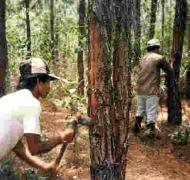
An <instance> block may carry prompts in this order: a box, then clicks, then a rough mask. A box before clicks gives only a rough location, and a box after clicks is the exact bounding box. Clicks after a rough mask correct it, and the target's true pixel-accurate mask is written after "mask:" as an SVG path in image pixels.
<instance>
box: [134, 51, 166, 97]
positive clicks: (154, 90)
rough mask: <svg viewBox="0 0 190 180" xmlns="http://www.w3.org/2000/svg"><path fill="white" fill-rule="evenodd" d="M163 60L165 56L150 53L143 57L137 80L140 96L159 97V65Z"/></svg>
mask: <svg viewBox="0 0 190 180" xmlns="http://www.w3.org/2000/svg"><path fill="white" fill-rule="evenodd" d="M162 59H163V56H161V55H159V54H157V53H154V52H148V53H147V54H145V55H144V56H143V57H142V59H141V61H140V64H139V71H138V79H137V94H138V95H158V93H159V82H160V68H159V67H158V64H159V62H160V61H161V60H162Z"/></svg>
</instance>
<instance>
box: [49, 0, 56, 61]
mask: <svg viewBox="0 0 190 180" xmlns="http://www.w3.org/2000/svg"><path fill="white" fill-rule="evenodd" d="M54 21H55V17H54V0H50V38H51V42H50V51H51V58H52V60H54V59H55V28H54Z"/></svg>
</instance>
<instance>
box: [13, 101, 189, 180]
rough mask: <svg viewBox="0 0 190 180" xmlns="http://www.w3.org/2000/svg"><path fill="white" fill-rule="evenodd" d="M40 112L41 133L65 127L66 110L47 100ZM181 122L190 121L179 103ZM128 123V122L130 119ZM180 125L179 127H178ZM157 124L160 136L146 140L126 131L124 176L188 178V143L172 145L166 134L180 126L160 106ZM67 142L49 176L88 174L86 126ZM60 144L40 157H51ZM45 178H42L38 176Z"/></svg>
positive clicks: (84, 178)
mask: <svg viewBox="0 0 190 180" xmlns="http://www.w3.org/2000/svg"><path fill="white" fill-rule="evenodd" d="M42 104H43V109H42V110H43V112H42V116H41V126H42V130H43V131H42V133H43V135H44V137H46V136H51V135H53V134H54V133H56V132H57V131H59V130H63V129H64V127H65V118H66V117H67V116H68V112H66V110H64V109H60V108H57V107H56V106H55V105H53V104H52V103H49V102H43V103H42ZM183 114H184V115H183V124H182V126H189V124H190V109H189V108H187V107H186V105H185V103H183ZM131 124H132V123H131ZM182 126H181V127H182ZM158 127H159V128H160V130H161V132H162V133H161V134H162V136H161V138H160V139H154V140H150V139H147V138H145V137H143V135H142V134H140V135H139V136H138V137H137V136H134V135H133V133H130V134H129V152H128V155H127V159H128V164H127V169H126V179H127V180H189V179H190V143H188V144H187V145H173V144H172V143H171V141H170V139H169V137H168V134H169V133H171V132H173V131H174V130H176V129H179V128H181V127H179V126H171V125H168V124H167V112H166V109H165V108H162V109H160V113H159V116H158ZM74 142H75V143H72V144H70V145H69V146H68V148H67V150H66V152H65V154H64V157H63V160H62V162H61V164H62V167H61V169H60V170H59V174H58V177H57V178H53V180H63V179H64V180H88V179H90V178H89V168H88V167H89V144H88V129H86V128H84V127H81V128H80V129H79V133H78V137H77V139H75V140H74ZM59 150H60V146H58V147H57V148H56V149H54V150H52V151H51V152H50V153H48V154H46V155H43V156H42V157H41V158H43V159H45V160H46V161H50V160H53V159H54V157H55V156H56V155H57V154H58V152H59ZM15 164H16V167H17V169H18V171H24V169H26V168H28V167H29V166H27V165H26V164H24V163H23V162H22V161H20V160H18V159H17V158H15ZM42 179H46V178H42Z"/></svg>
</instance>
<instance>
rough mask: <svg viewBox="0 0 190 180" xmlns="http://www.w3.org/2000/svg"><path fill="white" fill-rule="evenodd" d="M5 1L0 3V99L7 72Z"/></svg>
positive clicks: (4, 87)
mask: <svg viewBox="0 0 190 180" xmlns="http://www.w3.org/2000/svg"><path fill="white" fill-rule="evenodd" d="M5 9H6V5H5V0H1V1H0V97H1V96H3V95H4V94H5V89H6V81H5V77H6V70H7V64H8V59H7V41H6V26H5Z"/></svg>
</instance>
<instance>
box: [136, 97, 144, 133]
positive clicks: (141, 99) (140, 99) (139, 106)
mask: <svg viewBox="0 0 190 180" xmlns="http://www.w3.org/2000/svg"><path fill="white" fill-rule="evenodd" d="M145 110H146V101H145V97H144V96H137V113H136V119H135V124H134V128H133V129H134V133H135V134H137V133H139V132H140V129H141V122H142V120H143V117H144V116H145V114H146V112H145Z"/></svg>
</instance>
